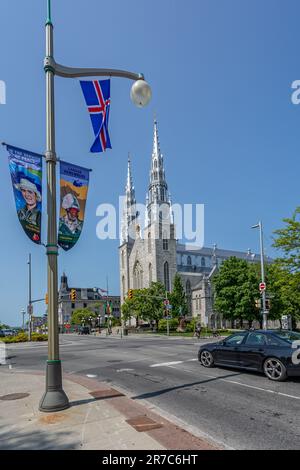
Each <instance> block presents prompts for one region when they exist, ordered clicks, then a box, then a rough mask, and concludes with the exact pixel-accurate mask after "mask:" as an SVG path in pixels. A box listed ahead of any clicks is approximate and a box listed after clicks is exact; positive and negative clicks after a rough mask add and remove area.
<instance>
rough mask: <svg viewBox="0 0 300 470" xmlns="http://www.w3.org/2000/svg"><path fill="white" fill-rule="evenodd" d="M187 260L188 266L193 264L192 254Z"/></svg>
mask: <svg viewBox="0 0 300 470" xmlns="http://www.w3.org/2000/svg"><path fill="white" fill-rule="evenodd" d="M186 262H187V265H188V266H191V265H192V258H191V257H190V256H188V257H187V260H186Z"/></svg>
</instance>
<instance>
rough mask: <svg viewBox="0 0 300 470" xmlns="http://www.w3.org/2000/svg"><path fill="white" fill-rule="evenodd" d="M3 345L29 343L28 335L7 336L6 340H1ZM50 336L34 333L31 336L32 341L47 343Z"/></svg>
mask: <svg viewBox="0 0 300 470" xmlns="http://www.w3.org/2000/svg"><path fill="white" fill-rule="evenodd" d="M1 340H2V341H3V343H26V341H28V334H27V333H19V334H18V335H16V336H6V337H5V338H1ZM47 340H48V335H43V334H40V333H32V334H31V341H47Z"/></svg>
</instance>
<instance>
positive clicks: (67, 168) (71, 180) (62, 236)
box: [58, 162, 90, 251]
mask: <svg viewBox="0 0 300 470" xmlns="http://www.w3.org/2000/svg"><path fill="white" fill-rule="evenodd" d="M89 172H90V170H88V169H86V168H82V167H80V166H77V165H73V164H72V163H66V162H60V218H59V228H58V244H59V246H61V247H62V248H63V249H64V250H65V251H68V250H70V249H71V248H73V246H74V245H75V243H76V242H77V240H78V239H79V237H80V235H81V232H82V227H83V221H84V211H85V205H86V199H87V193H88V187H89Z"/></svg>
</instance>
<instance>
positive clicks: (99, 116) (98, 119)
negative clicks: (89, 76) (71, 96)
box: [80, 80, 111, 153]
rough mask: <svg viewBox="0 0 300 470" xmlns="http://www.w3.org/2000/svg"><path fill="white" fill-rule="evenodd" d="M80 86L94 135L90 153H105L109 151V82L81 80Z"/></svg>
mask: <svg viewBox="0 0 300 470" xmlns="http://www.w3.org/2000/svg"><path fill="white" fill-rule="evenodd" d="M80 85H81V88H82V91H83V94H84V97H85V101H86V104H87V107H88V112H89V113H90V118H91V121H92V126H93V130H94V134H95V141H94V143H93V145H92V147H91V152H92V153H99V152H105V150H106V149H107V148H110V149H111V143H110V138H109V133H108V119H109V110H110V80H92V81H91V80H89V81H84V80H81V81H80Z"/></svg>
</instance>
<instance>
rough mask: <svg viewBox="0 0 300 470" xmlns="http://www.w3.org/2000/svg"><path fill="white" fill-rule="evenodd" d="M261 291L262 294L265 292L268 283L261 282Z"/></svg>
mask: <svg viewBox="0 0 300 470" xmlns="http://www.w3.org/2000/svg"><path fill="white" fill-rule="evenodd" d="M259 290H260V292H263V291H264V290H266V283H265V282H260V283H259Z"/></svg>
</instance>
